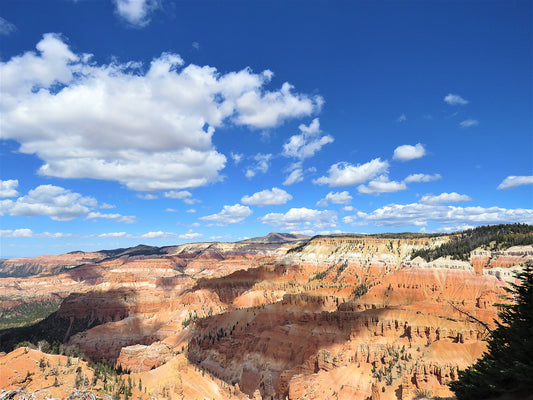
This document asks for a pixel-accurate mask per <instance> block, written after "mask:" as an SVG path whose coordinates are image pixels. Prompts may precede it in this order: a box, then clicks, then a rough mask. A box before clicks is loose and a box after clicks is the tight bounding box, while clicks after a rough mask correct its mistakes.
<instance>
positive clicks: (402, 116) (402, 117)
mask: <svg viewBox="0 0 533 400" xmlns="http://www.w3.org/2000/svg"><path fill="white" fill-rule="evenodd" d="M405 121H407V117H406V116H405V114H402V115H400V116H399V117H398V118H397V119H396V122H405Z"/></svg>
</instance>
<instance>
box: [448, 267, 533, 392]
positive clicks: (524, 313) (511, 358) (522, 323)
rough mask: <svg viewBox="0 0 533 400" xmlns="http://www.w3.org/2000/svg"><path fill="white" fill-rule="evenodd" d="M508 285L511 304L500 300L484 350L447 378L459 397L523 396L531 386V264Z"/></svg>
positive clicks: (532, 354) (532, 296)
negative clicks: (494, 325) (451, 378)
mask: <svg viewBox="0 0 533 400" xmlns="http://www.w3.org/2000/svg"><path fill="white" fill-rule="evenodd" d="M517 278H518V281H517V283H511V287H510V288H507V291H508V293H509V294H510V295H509V296H505V298H506V300H510V304H500V305H499V306H500V307H501V309H502V311H501V312H500V314H499V315H500V318H501V322H496V323H497V328H496V329H495V330H494V331H492V333H491V336H490V338H489V339H488V348H487V352H486V353H485V354H484V355H483V357H482V358H480V359H479V360H478V362H477V363H476V364H474V365H473V366H471V367H470V368H468V369H466V370H464V371H461V372H460V373H459V379H458V380H457V381H455V382H450V388H451V390H452V391H454V392H455V394H456V396H457V399H458V400H478V399H490V398H500V397H501V396H505V397H508V396H509V397H512V398H516V399H523V398H526V397H527V396H530V395H531V394H532V393H531V391H532V388H533V264H531V263H528V264H526V266H525V270H524V271H523V272H521V273H519V274H518V275H517Z"/></svg>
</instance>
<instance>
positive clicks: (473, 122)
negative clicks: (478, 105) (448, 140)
mask: <svg viewBox="0 0 533 400" xmlns="http://www.w3.org/2000/svg"><path fill="white" fill-rule="evenodd" d="M459 125H461V127H462V128H470V127H471V126H476V125H479V121H478V120H476V119H465V120H464V121H461V122H460V123H459Z"/></svg>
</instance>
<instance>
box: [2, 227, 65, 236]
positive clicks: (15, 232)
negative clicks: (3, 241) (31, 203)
mask: <svg viewBox="0 0 533 400" xmlns="http://www.w3.org/2000/svg"><path fill="white" fill-rule="evenodd" d="M73 236H74V235H73V234H71V233H61V232H56V233H50V232H42V233H35V232H33V231H32V230H31V229H28V228H21V229H14V230H12V229H4V230H0V237H5V238H41V239H42V238H45V239H60V238H70V237H73Z"/></svg>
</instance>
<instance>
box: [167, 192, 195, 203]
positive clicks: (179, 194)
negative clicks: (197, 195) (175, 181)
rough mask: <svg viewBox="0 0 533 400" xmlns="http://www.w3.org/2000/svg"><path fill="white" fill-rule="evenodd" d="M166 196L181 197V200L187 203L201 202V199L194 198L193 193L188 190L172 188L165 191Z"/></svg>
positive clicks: (170, 197)
mask: <svg viewBox="0 0 533 400" xmlns="http://www.w3.org/2000/svg"><path fill="white" fill-rule="evenodd" d="M163 195H164V196H165V197H166V198H169V199H179V200H183V202H184V203H185V204H196V203H201V201H200V200H198V199H193V198H192V193H191V192H189V191H187V190H180V191H175V190H171V191H170V192H165V193H164V194H163Z"/></svg>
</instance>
